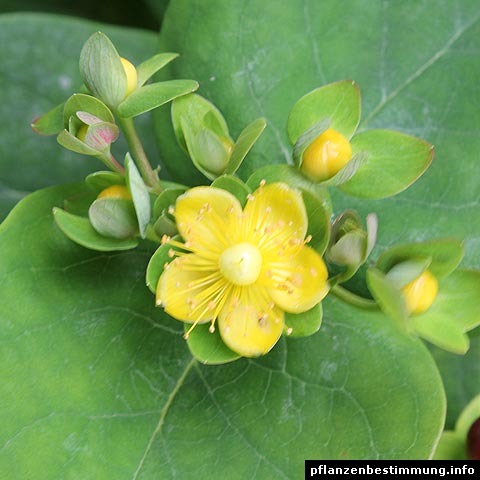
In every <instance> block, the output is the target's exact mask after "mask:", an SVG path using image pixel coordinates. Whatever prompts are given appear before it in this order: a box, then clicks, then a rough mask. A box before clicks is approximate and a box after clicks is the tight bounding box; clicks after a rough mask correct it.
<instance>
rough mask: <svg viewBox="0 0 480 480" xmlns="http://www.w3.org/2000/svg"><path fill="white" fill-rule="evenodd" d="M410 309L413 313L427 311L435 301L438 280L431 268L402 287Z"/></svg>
mask: <svg viewBox="0 0 480 480" xmlns="http://www.w3.org/2000/svg"><path fill="white" fill-rule="evenodd" d="M402 292H403V295H404V298H405V301H406V303H407V309H408V311H409V312H410V313H411V314H413V315H418V314H420V313H423V312H426V311H427V310H428V309H429V308H430V307H431V306H432V304H433V302H434V301H435V298H436V297H437V293H438V282H437V279H436V278H435V276H434V275H433V274H432V272H430V270H425V271H424V272H423V273H422V274H421V275H420V276H419V277H417V278H416V279H415V280H412V281H411V282H409V283H407V285H405V286H404V287H403V288H402Z"/></svg>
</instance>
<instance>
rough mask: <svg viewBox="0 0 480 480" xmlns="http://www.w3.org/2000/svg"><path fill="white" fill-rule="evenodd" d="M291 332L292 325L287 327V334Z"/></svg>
mask: <svg viewBox="0 0 480 480" xmlns="http://www.w3.org/2000/svg"><path fill="white" fill-rule="evenodd" d="M292 332H293V328H292V327H288V328H287V335H291V334H292Z"/></svg>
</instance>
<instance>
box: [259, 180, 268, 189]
mask: <svg viewBox="0 0 480 480" xmlns="http://www.w3.org/2000/svg"><path fill="white" fill-rule="evenodd" d="M266 183H267V181H266V180H265V179H264V178H262V180H260V188H261V187H264V186H265V184H266Z"/></svg>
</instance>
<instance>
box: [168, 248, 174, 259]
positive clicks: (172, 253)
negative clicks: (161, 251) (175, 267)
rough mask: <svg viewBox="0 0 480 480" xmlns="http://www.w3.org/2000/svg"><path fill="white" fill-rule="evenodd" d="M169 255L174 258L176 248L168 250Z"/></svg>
mask: <svg viewBox="0 0 480 480" xmlns="http://www.w3.org/2000/svg"><path fill="white" fill-rule="evenodd" d="M168 256H169V257H170V258H173V257H174V256H175V250H174V249H173V248H171V249H170V250H169V251H168Z"/></svg>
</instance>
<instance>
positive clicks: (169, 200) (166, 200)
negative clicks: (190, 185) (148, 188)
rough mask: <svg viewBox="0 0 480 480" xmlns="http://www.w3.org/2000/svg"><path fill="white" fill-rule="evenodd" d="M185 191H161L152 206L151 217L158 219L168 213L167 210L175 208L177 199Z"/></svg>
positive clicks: (174, 189) (182, 189)
mask: <svg viewBox="0 0 480 480" xmlns="http://www.w3.org/2000/svg"><path fill="white" fill-rule="evenodd" d="M185 190H186V188H166V189H165V190H163V191H162V193H160V195H159V196H158V197H157V198H156V200H155V203H154V204H153V217H154V218H158V217H160V215H162V214H163V213H168V210H169V208H170V207H174V206H175V202H176V201H177V198H178V197H179V196H180V195H181V194H182V193H184V192H185Z"/></svg>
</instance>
